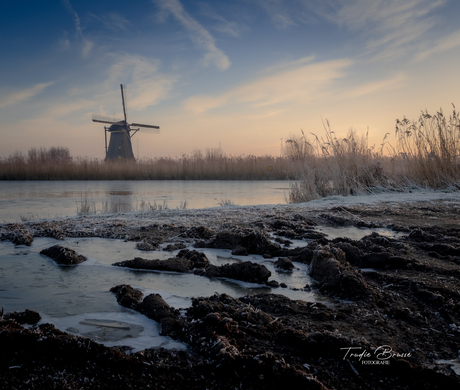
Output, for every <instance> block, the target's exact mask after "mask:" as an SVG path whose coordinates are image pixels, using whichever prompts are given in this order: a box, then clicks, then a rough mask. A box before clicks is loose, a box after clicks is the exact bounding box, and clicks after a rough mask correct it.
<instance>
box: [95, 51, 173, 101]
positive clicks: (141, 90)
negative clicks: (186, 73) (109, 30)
mask: <svg viewBox="0 0 460 390" xmlns="http://www.w3.org/2000/svg"><path fill="white" fill-rule="evenodd" d="M112 58H113V62H114V64H113V65H112V66H111V67H110V68H109V69H108V78H107V80H106V81H105V82H104V85H103V90H104V91H108V93H109V94H112V93H115V92H116V94H117V96H119V95H118V94H119V92H118V90H116V89H114V87H115V86H118V85H119V84H120V82H127V83H128V84H129V107H130V108H132V109H135V110H141V109H144V108H146V107H148V106H151V105H154V104H157V103H158V102H160V101H162V100H164V99H167V98H169V97H170V93H171V90H172V88H173V86H174V84H175V83H176V81H177V80H178V78H179V77H178V76H175V75H167V74H162V73H160V72H159V62H158V61H155V60H148V59H147V58H145V57H142V56H136V55H129V54H125V55H122V56H117V55H113V56H112Z"/></svg>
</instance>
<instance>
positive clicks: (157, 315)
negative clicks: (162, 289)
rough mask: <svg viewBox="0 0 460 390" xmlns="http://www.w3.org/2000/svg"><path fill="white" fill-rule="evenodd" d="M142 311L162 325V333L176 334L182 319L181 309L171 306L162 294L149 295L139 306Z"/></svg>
mask: <svg viewBox="0 0 460 390" xmlns="http://www.w3.org/2000/svg"><path fill="white" fill-rule="evenodd" d="M139 307H140V311H141V313H143V314H145V315H146V316H147V317H148V318H150V319H152V320H155V321H157V322H158V323H160V325H161V334H162V335H172V336H173V335H174V332H175V331H176V330H177V329H178V328H180V325H181V322H182V320H181V319H180V318H179V311H178V310H175V309H173V308H172V307H170V306H169V305H168V304H167V303H166V302H165V300H164V299H163V298H162V296H161V295H160V294H150V295H147V296H146V297H145V298H144V300H143V301H142V304H141V305H140V306H139Z"/></svg>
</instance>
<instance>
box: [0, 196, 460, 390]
mask: <svg viewBox="0 0 460 390" xmlns="http://www.w3.org/2000/svg"><path fill="white" fill-rule="evenodd" d="M454 198H455V196H454ZM459 221H460V198H458V197H457V200H455V199H454V200H452V201H449V202H444V201H430V202H412V203H398V204H378V205H372V206H370V205H366V206H362V205H361V206H360V205H354V206H335V207H324V208H323V209H321V210H319V211H318V210H313V209H307V208H303V207H302V206H290V205H289V206H286V207H273V208H269V207H260V208H257V207H247V208H240V209H237V208H227V209H225V208H222V209H220V210H217V211H215V212H211V211H206V210H204V211H198V210H190V211H177V212H176V213H175V214H174V213H164V214H150V215H147V214H146V215H137V216H135V217H133V216H131V217H129V218H126V217H125V216H116V217H110V218H109V217H78V218H73V219H62V220H55V221H37V222H27V223H24V224H3V225H0V238H1V239H2V240H10V241H12V242H14V243H15V244H17V245H19V244H25V245H27V244H28V243H29V244H30V242H32V240H33V238H34V237H40V236H48V237H54V238H56V239H61V240H63V241H62V247H65V237H93V236H94V237H111V238H123V239H125V240H130V241H136V242H137V243H138V247H139V248H140V249H143V250H145V251H151V250H158V249H157V248H159V247H160V246H161V245H163V246H164V245H165V244H166V243H167V244H168V245H170V247H169V250H178V249H181V248H183V247H184V246H185V245H188V246H190V244H193V246H194V247H195V248H196V249H195V250H182V251H179V252H178V253H177V255H176V256H174V257H173V256H172V257H171V258H170V259H168V260H162V261H159V260H156V261H153V262H154V263H147V262H148V261H146V260H143V259H140V258H137V259H127V260H126V261H125V262H122V263H123V264H117V265H118V266H133V267H137V268H138V269H146V268H148V267H154V268H153V269H166V270H172V271H174V272H195V273H197V274H199V275H201V276H203V277H209V278H213V277H228V278H234V279H239V280H247V281H251V282H256V283H262V284H267V285H269V286H271V287H272V293H271V294H259V295H254V296H246V297H242V298H239V299H235V298H232V297H230V296H228V295H226V294H218V293H216V294H215V295H213V296H210V297H200V298H195V299H193V304H192V306H191V307H190V308H189V309H187V310H182V311H179V310H177V309H176V308H174V307H170V306H169V305H168V304H167V303H166V302H165V301H164V300H163V299H162V297H161V296H160V295H158V294H151V295H147V296H145V297H144V296H143V294H142V293H141V292H140V291H138V290H136V289H134V288H132V287H131V286H129V285H119V286H113V288H112V290H111V291H112V293H113V294H115V296H116V298H117V300H118V302H119V304H120V305H123V306H125V307H128V308H130V309H133V310H136V311H139V312H140V313H142V314H144V315H145V316H147V317H148V318H151V319H153V320H155V321H157V322H158V323H159V324H160V325H161V333H162V334H163V335H166V336H169V337H171V338H173V339H175V340H180V341H182V342H185V343H186V344H187V345H188V346H189V348H188V350H187V351H170V350H164V349H161V348H159V349H151V350H144V351H141V352H137V353H130V352H129V351H127V350H124V349H122V348H107V347H104V346H102V345H100V344H97V343H95V342H93V341H91V340H89V339H85V338H81V337H76V336H73V335H70V334H66V333H64V332H61V331H59V330H57V329H55V328H54V326H53V325H51V324H41V325H39V326H36V325H26V324H33V323H35V324H36V323H37V321H38V320H37V313H33V312H27V313H8V314H4V315H2V319H1V320H0V345H1V346H2V349H1V352H0V356H1V357H0V385H1V387H2V388H17V389H20V388H23V389H26V388H27V389H29V388H61V389H77V388H88V389H118V388H119V389H125V388H153V389H180V388H192V389H203V388H208V389H209V388H222V389H234V388H243V389H277V388H281V387H283V388H284V387H285V386H287V385H289V386H291V387H293V388H302V389H436V388H439V389H449V388H451V389H454V388H460V376H459V374H460V369H459V367H460V356H459V354H460V342H459V340H460V299H459V298H460V288H459V279H460V269H459V265H460V225H459ZM318 225H330V226H356V227H362V228H371V227H372V228H378V227H385V228H389V229H392V230H393V231H394V232H399V233H400V234H399V235H398V236H397V237H386V236H383V235H379V234H378V233H375V232H374V233H371V234H369V235H367V236H365V237H363V238H361V239H359V240H353V239H349V238H335V239H328V238H327V237H325V235H324V234H322V233H321V232H320V231H319V230H318V229H317V226H318ZM299 239H304V240H309V242H308V245H306V246H302V247H296V246H295V245H294V244H293V243H292V241H294V240H299ZM291 240H292V241H291ZM200 248H221V249H230V250H231V251H232V253H235V254H238V255H240V256H241V255H242V256H244V255H245V254H259V255H262V256H264V257H266V258H272V259H277V264H278V266H279V267H280V269H282V270H283V272H296V270H295V266H296V263H303V264H308V265H309V268H310V275H311V276H312V278H313V279H314V280H315V283H314V284H313V285H312V286H305V288H311V289H313V290H314V291H316V292H317V293H318V294H319V295H321V296H323V297H325V298H327V299H328V300H329V301H330V302H331V303H330V304H327V305H326V304H322V303H319V302H304V301H295V300H291V299H289V298H287V297H285V296H283V295H280V294H277V288H282V287H283V286H277V285H276V283H277V282H276V275H267V273H266V272H265V271H264V270H263V269H261V268H260V267H254V266H253V265H252V263H251V264H245V263H244V262H242V263H239V264H238V266H239V267H225V266H221V267H216V266H212V265H210V264H209V263H208V262H207V261H206V260H207V259H206V256H205V255H204V254H203V253H202V252H200ZM164 249H165V250H166V247H165V248H164ZM52 252H54V253H55V254H56V256H60V257H59V258H60V259H64V258H66V257H67V258H70V261H74V262H73V263H71V264H76V263H77V262H75V260H72V259H74V258H78V254H75V253H71V254H70V255H68V254H67V255H66V254H65V251H64V252H63V251H62V250H61V249H57V248H54V250H53V251H52ZM73 266H77V267H78V265H73ZM169 267H171V268H169ZM233 268H235V269H233ZM236 268H238V269H236ZM256 268H257V269H256ZM253 278H254V279H253Z"/></svg>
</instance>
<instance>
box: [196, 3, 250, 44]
mask: <svg viewBox="0 0 460 390" xmlns="http://www.w3.org/2000/svg"><path fill="white" fill-rule="evenodd" d="M200 7H201V14H203V15H204V16H207V17H208V18H210V19H212V20H214V21H215V24H214V26H213V30H215V31H218V32H220V33H222V34H225V35H229V36H232V37H235V38H238V37H240V36H241V35H242V33H243V32H245V31H248V29H249V28H248V27H247V26H246V25H245V24H242V23H240V22H239V21H234V20H233V21H230V20H229V18H228V15H227V14H225V15H226V16H227V17H224V16H222V14H221V13H218V12H217V11H216V10H215V9H214V8H212V7H211V5H210V4H207V3H200Z"/></svg>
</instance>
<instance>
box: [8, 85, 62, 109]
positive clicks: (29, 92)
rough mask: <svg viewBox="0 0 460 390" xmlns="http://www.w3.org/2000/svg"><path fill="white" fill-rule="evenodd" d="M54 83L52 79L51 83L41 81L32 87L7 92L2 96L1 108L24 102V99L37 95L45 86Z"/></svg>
mask: <svg viewBox="0 0 460 390" xmlns="http://www.w3.org/2000/svg"><path fill="white" fill-rule="evenodd" d="M53 84H54V81H51V82H49V83H40V84H37V85H35V86H33V87H31V88H27V89H22V90H20V91H13V92H9V93H5V94H4V96H2V97H0V108H5V107H8V106H13V105H15V104H18V103H22V102H23V101H25V100H27V99H30V98H32V97H34V96H35V95H38V94H39V93H40V92H42V91H43V90H44V89H45V88H47V87H49V86H50V85H53Z"/></svg>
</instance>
